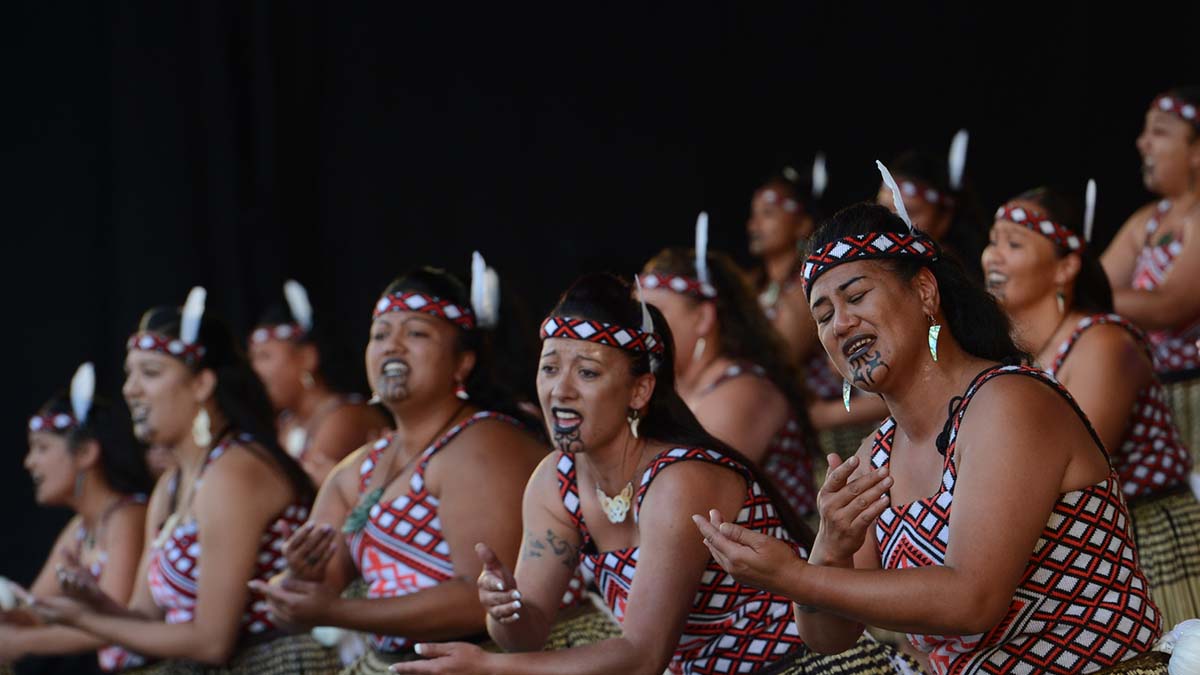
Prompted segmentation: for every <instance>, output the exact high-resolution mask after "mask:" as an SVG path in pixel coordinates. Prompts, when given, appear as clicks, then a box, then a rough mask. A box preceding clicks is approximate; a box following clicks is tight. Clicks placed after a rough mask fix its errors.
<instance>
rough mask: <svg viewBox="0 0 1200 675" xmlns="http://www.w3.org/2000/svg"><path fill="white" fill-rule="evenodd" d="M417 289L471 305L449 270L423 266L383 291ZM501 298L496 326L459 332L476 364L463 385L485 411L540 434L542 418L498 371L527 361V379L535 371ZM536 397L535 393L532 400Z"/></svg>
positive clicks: (460, 341) (462, 344) (463, 346)
mask: <svg viewBox="0 0 1200 675" xmlns="http://www.w3.org/2000/svg"><path fill="white" fill-rule="evenodd" d="M404 292H417V293H424V294H426V295H432V296H435V297H437V298H441V299H442V300H446V301H449V302H452V303H454V304H456V305H458V306H459V307H470V306H471V299H470V293H469V291H468V290H467V288H466V286H465V285H463V283H462V282H461V281H459V280H458V277H455V276H454V275H452V274H450V273H449V272H447V271H446V270H443V269H439V268H435V267H421V268H418V269H415V270H412V271H410V272H407V273H406V274H403V275H401V276H399V277H397V278H396V279H395V280H393V281H392V283H390V284H388V285H387V288H385V289H384V290H383V295H390V294H393V293H404ZM503 300H504V298H503V297H502V298H501V307H502V308H504V310H503V311H501V312H500V316H499V322H498V323H497V325H496V326H495V327H493V328H488V329H483V328H479V327H476V328H475V329H474V330H462V329H460V330H459V331H458V336H459V339H458V349H459V350H460V351H469V352H474V353H475V367H474V368H472V369H471V373H470V375H468V376H467V379H466V381H465V382H463V386H465V387H466V389H467V394H468V395H469V396H470V397H471V398H470V400H471V402H472V403H473V404H475V405H476V406H479V407H481V408H484V409H486V410H493V411H495V412H499V413H503V414H505V415H508V416H510V417H513V418H516V419H517V420H520V421H521V422H522V423H523V424H524V425H525V426H526V427H528V429H529V430H530V431H531V432H533V433H535V434H537V435H538V436H539V437H540V436H542V435H544V434H545V428H544V427H543V426H542V424H541V422H540V420H536V419H533V418H531V417H530V415H529V413H527V412H526V411H524V410H522V409H521V407H520V405H519V402H520V398H521V397H520V395H519V394H518V393H517V392H518V389H516V388H514V387H512V386H511V385H510V384H509V383H510V382H511V381H512V380H510V379H508V378H502V377H500V376H499V374H498V372H499V371H498V367H497V364H498V363H500V362H505V361H517V362H519V361H521V359H522V357H523V358H524V359H525V360H526V366H527V369H526V370H525V371H524V372H523V373H522V376H523V377H525V378H528V373H530V372H533V369H534V367H533V361H532V357H531V356H530V354H532V352H531V351H530V350H528V349H526V350H524V351H522V350H521V349H520V343H519V342H518V340H526V341H527V340H528V338H526V337H524V336H520V337H518V336H517V332H516V331H515V330H513V329H512V327H511V325H510V324H511V321H512V320H511V318H509V317H508V316H507V315H509V314H512V312H511V311H510V310H511V309H512V308H511V307H509V306H508V305H506V304H504V302H503ZM532 400H534V401H536V400H537V398H536V396H535V397H534V398H533V399H532Z"/></svg>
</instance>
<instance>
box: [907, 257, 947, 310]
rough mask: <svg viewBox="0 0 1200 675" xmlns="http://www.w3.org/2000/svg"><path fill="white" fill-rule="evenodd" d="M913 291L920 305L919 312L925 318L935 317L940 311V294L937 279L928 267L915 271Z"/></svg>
mask: <svg viewBox="0 0 1200 675" xmlns="http://www.w3.org/2000/svg"><path fill="white" fill-rule="evenodd" d="M912 286H913V290H914V291H916V293H917V298H918V300H919V301H920V303H921V311H922V312H924V314H925V315H926V316H933V317H936V316H937V315H938V312H940V311H941V309H942V293H941V289H939V288H938V283H937V277H935V276H933V271H932V270H930V269H929V268H928V267H922V268H921V269H919V270H917V274H916V276H914V277H913V279H912Z"/></svg>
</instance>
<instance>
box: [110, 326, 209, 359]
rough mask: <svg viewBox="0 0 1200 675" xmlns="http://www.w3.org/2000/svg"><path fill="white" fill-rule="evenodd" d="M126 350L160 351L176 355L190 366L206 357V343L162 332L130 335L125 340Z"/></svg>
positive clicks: (160, 352) (144, 332)
mask: <svg viewBox="0 0 1200 675" xmlns="http://www.w3.org/2000/svg"><path fill="white" fill-rule="evenodd" d="M125 350H126V351H131V352H132V351H140V352H158V353H159V354H166V355H167V356H174V357H175V358H177V359H179V360H181V361H183V362H184V363H186V364H188V365H189V366H194V365H196V364H197V363H199V362H200V359H202V358H204V354H205V351H206V350H205V349H204V345H200V344H194V343H193V344H188V343H186V342H184V341H183V340H181V339H179V338H171V337H167V336H165V335H162V334H161V333H153V332H150V331H142V332H140V333H134V334H133V335H130V336H129V340H127V341H126V342H125Z"/></svg>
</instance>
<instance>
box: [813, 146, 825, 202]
mask: <svg viewBox="0 0 1200 675" xmlns="http://www.w3.org/2000/svg"><path fill="white" fill-rule="evenodd" d="M828 185H829V172H828V170H827V169H826V168H825V153H823V152H818V153H817V156H816V157H814V158H813V167H812V196H813V197H814V198H816V199H820V198H821V196H822V195H824V194H825V188H826V187H827V186H828Z"/></svg>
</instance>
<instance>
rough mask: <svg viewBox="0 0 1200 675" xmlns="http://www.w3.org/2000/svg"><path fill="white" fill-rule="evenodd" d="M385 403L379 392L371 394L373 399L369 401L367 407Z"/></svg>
mask: <svg viewBox="0 0 1200 675" xmlns="http://www.w3.org/2000/svg"><path fill="white" fill-rule="evenodd" d="M381 403H383V399H381V398H379V392H377V391H373V392H371V398H369V399H367V405H379V404H381Z"/></svg>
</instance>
